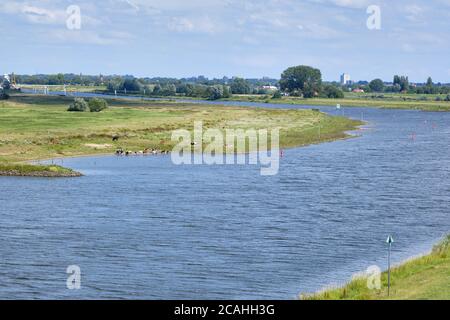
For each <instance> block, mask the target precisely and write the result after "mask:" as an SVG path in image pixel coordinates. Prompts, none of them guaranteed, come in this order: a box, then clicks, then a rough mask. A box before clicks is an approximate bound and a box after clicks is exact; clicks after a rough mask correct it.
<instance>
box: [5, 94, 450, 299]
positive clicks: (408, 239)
mask: <svg viewBox="0 0 450 320" xmlns="http://www.w3.org/2000/svg"><path fill="white" fill-rule="evenodd" d="M208 103H210V102H208ZM220 104H227V105H245V106H257V107H266V108H300V107H298V106H293V105H278V104H266V103H262V104H257V103H239V102H220ZM309 108H311V107H309ZM314 108H316V107H314ZM318 108H319V109H321V110H323V111H325V112H328V113H330V114H334V115H337V114H339V115H342V114H343V115H345V116H349V117H352V118H357V119H363V120H364V121H367V125H366V126H364V127H363V129H362V130H359V131H357V132H356V135H357V137H355V138H352V139H348V140H342V141H335V142H331V143H324V144H320V145H312V146H308V147H303V148H294V149H289V150H285V152H284V156H283V158H282V159H281V163H280V170H279V174H278V175H276V176H266V177H264V176H261V175H260V171H259V167H257V166H251V165H247V166H238V165H228V166H207V165H196V166H190V165H183V166H175V165H173V164H172V162H171V159H170V156H158V157H114V156H103V157H87V158H73V159H56V160H53V161H54V162H56V163H58V164H62V165H64V166H68V167H71V168H73V169H75V170H78V171H81V172H82V173H84V174H85V176H84V177H82V178H75V179H74V178H71V179H66V178H61V179H45V178H13V177H1V178H0V203H1V215H0V243H1V246H0V257H1V260H0V283H1V285H0V298H2V299H19V298H20V299H22V298H25V299H63V298H64V299H66V298H67V299H81V298H83V299H133V298H135V299H295V297H296V296H297V295H298V294H299V293H301V292H313V291H316V290H318V289H320V288H323V287H324V286H327V285H332V284H340V283H343V282H345V281H346V280H349V278H350V277H351V276H352V274H354V273H355V272H359V271H363V270H365V269H366V268H367V267H369V266H371V265H378V266H379V267H380V268H381V269H385V266H386V258H387V245H386V243H385V240H386V238H387V236H388V235H389V234H392V235H393V236H394V240H395V243H394V246H393V259H394V261H395V262H400V261H402V260H404V259H406V258H408V257H410V256H411V255H415V254H419V253H422V252H425V251H427V250H429V249H430V248H431V246H432V244H433V243H434V242H436V241H437V240H438V239H439V238H440V237H441V236H443V235H444V234H446V233H448V232H449V231H450V219H449V207H450V148H449V145H450V125H449V123H450V113H436V112H419V111H411V110H387V109H373V108H344V109H341V110H336V109H335V108H331V107H318ZM69 265H77V266H79V267H80V269H81V289H80V290H68V289H67V288H66V279H67V277H68V275H67V274H66V268H67V267H68V266H69Z"/></svg>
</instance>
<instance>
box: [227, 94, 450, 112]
mask: <svg viewBox="0 0 450 320" xmlns="http://www.w3.org/2000/svg"><path fill="white" fill-rule="evenodd" d="M224 100H227V101H242V102H260V103H276V104H292V105H299V106H336V105H337V104H340V105H341V106H342V107H369V108H384V109H411V110H421V111H434V112H436V111H438V112H448V111H450V102H448V101H434V100H423V101H421V100H412V99H411V98H404V99H403V98H395V99H394V98H392V99H389V98H385V99H375V98H374V99H369V98H367V97H365V96H361V97H358V96H356V97H346V98H344V99H323V98H312V99H304V98H296V97H282V98H280V99H272V98H271V97H270V96H261V95H235V96H233V97H231V98H228V99H224Z"/></svg>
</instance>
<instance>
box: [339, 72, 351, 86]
mask: <svg viewBox="0 0 450 320" xmlns="http://www.w3.org/2000/svg"><path fill="white" fill-rule="evenodd" d="M351 81H352V80H351V78H350V75H349V74H347V73H343V74H342V75H341V85H343V86H346V85H349V84H351Z"/></svg>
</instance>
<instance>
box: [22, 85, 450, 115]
mask: <svg viewBox="0 0 450 320" xmlns="http://www.w3.org/2000/svg"><path fill="white" fill-rule="evenodd" d="M22 87H23V88H27V89H33V88H38V89H41V90H43V88H44V86H32V85H23V86H22ZM48 87H49V90H51V91H62V90H63V86H48ZM66 89H67V90H68V91H77V92H105V91H106V87H105V86H67V87H66ZM121 94H123V93H121ZM344 95H345V97H344V98H343V99H324V98H314V99H303V98H297V97H283V98H281V99H271V95H252V94H249V95H233V96H232V97H231V98H228V99H224V100H232V101H246V102H247V101H250V102H267V103H285V104H296V105H303V106H335V105H336V104H340V105H342V106H344V107H375V108H393V109H414V110H423V111H450V101H444V100H445V98H446V96H447V95H439V94H408V93H375V92H374V93H354V92H345V93H344ZM167 98H183V99H193V100H195V99H199V98H189V97H184V96H174V97H167ZM436 99H441V101H436Z"/></svg>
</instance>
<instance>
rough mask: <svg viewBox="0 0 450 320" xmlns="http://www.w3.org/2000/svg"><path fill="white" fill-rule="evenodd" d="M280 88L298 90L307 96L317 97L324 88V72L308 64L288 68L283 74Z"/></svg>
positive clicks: (289, 90)
mask: <svg viewBox="0 0 450 320" xmlns="http://www.w3.org/2000/svg"><path fill="white" fill-rule="evenodd" d="M280 88H281V90H283V91H288V92H291V93H292V92H294V91H298V92H299V93H300V94H303V96H304V97H305V98H311V97H315V96H317V95H319V93H320V91H321V89H322V73H321V72H320V70H319V69H315V68H312V67H308V66H297V67H291V68H288V69H286V70H285V71H284V72H283V74H282V75H281V80H280Z"/></svg>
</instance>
